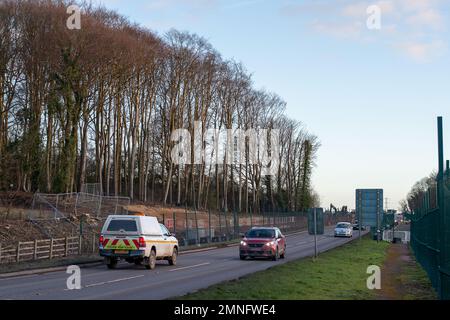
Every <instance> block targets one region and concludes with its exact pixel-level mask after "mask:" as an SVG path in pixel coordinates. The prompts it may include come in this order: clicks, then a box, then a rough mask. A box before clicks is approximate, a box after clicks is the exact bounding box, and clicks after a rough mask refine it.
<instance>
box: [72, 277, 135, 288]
mask: <svg viewBox="0 0 450 320" xmlns="http://www.w3.org/2000/svg"><path fill="white" fill-rule="evenodd" d="M143 276H144V275H143V274H141V275H138V276H134V277H128V278H120V279H115V280H109V281H103V282H98V283H91V284H87V285H85V286H83V287H82V289H83V288H90V287H98V286H102V285H105V284H110V283H116V282H121V281H126V280H132V279H137V278H142V277H143ZM64 291H72V290H69V289H64Z"/></svg>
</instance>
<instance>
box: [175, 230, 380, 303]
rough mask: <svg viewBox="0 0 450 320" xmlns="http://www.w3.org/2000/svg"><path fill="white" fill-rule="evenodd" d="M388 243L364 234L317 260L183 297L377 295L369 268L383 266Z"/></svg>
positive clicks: (367, 296) (270, 297)
mask: <svg viewBox="0 0 450 320" xmlns="http://www.w3.org/2000/svg"><path fill="white" fill-rule="evenodd" d="M388 246H389V243H387V242H380V243H377V242H376V241H373V240H371V239H369V238H368V237H365V238H363V239H362V240H361V241H358V240H355V241H353V242H351V243H349V244H346V245H344V246H342V247H339V248H337V249H334V250H331V251H328V252H325V253H322V254H321V255H320V256H319V259H318V260H316V261H312V259H311V258H306V259H303V260H298V261H294V262H289V263H286V264H284V265H281V266H276V267H273V268H271V269H269V270H266V271H261V272H258V273H254V274H252V275H249V276H246V277H243V278H241V279H239V280H235V281H230V282H226V283H222V284H218V285H214V286H212V287H210V288H207V289H204V290H200V291H198V292H196V293H192V294H189V295H186V296H184V297H181V299H207V300H210V299H212V300H215V299H251V300H257V299H270V300H271V299H288V300H297V299H301V300H303V299H305V300H307V299H333V300H334V299H342V300H352V299H374V298H375V297H376V292H374V291H373V290H368V289H367V287H366V279H367V277H368V276H369V275H368V274H367V273H366V270H367V267H368V266H369V265H378V266H382V264H383V261H384V258H385V254H386V249H387V247H388ZM248 263H258V262H257V261H254V262H252V261H249V262H248Z"/></svg>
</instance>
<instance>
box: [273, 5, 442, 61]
mask: <svg viewBox="0 0 450 320" xmlns="http://www.w3.org/2000/svg"><path fill="white" fill-rule="evenodd" d="M449 3H450V1H447V0H445V1H444V0H364V1H357V0H335V1H330V2H324V1H320V0H317V1H313V0H306V1H305V2H304V3H302V4H298V5H292V4H290V5H289V12H288V10H287V7H285V8H284V10H283V11H282V12H284V13H285V14H288V13H289V15H291V16H292V15H297V16H299V15H300V16H301V17H302V18H303V19H306V20H308V19H309V20H311V17H312V16H314V20H313V21H312V22H311V21H310V22H309V25H310V26H311V27H312V29H313V30H314V31H316V32H318V33H320V34H324V35H329V36H332V37H336V38H341V39H351V40H355V41H360V42H378V43H380V45H384V46H388V47H396V48H397V49H400V50H401V51H402V52H403V53H404V54H406V55H407V56H408V57H409V58H411V59H413V60H414V61H420V62H423V61H431V60H432V59H434V58H436V57H439V56H441V55H442V54H443V53H444V52H446V50H445V49H446V48H447V45H448V41H449V39H450V37H449V34H448V32H447V30H446V23H445V22H446V21H445V19H444V12H445V10H444V8H446V9H447V10H448V9H449ZM370 5H377V6H379V7H380V9H381V29H380V30H368V29H367V28H366V27H365V25H366V20H367V18H368V15H367V12H366V10H367V8H368V7H369V6H370ZM399 43H400V45H399Z"/></svg>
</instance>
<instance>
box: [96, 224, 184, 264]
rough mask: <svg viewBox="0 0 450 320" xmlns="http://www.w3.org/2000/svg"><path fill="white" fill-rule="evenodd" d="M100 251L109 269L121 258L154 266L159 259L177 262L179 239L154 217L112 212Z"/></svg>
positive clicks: (100, 240)
mask: <svg viewBox="0 0 450 320" xmlns="http://www.w3.org/2000/svg"><path fill="white" fill-rule="evenodd" d="M99 253H100V256H102V257H105V263H106V265H107V266H108V268H110V269H113V268H115V267H116V266H117V263H118V261H119V260H125V261H127V262H129V263H135V264H144V266H145V267H146V268H147V269H154V268H155V265H156V260H167V261H168V262H169V264H170V265H175V264H176V263H177V255H178V240H177V239H176V238H175V236H174V235H172V234H171V233H170V232H169V230H167V228H166V227H165V226H164V225H163V224H160V223H159V222H158V219H157V218H155V217H148V216H141V215H136V216H132V215H110V216H108V218H107V219H106V221H105V224H104V225H103V228H102V233H101V235H100V239H99Z"/></svg>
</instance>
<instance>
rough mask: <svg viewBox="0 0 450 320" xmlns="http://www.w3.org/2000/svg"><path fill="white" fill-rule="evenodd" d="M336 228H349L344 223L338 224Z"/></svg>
mask: <svg viewBox="0 0 450 320" xmlns="http://www.w3.org/2000/svg"><path fill="white" fill-rule="evenodd" d="M336 228H349V225H348V224H346V223H339V224H338V225H337V226H336Z"/></svg>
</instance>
